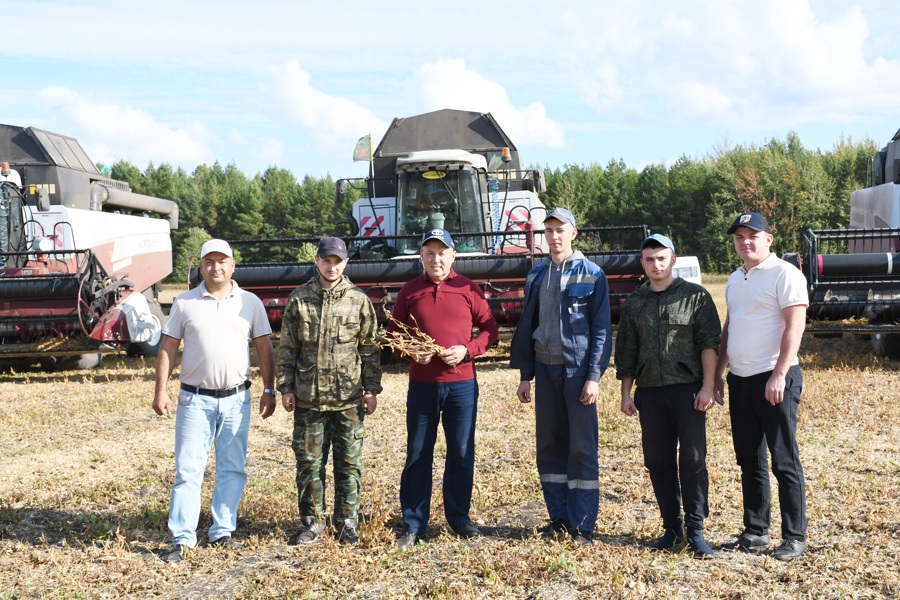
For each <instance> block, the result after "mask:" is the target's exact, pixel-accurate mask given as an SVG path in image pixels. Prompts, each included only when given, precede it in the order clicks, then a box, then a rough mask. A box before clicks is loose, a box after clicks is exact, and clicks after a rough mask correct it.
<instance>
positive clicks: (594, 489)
mask: <svg viewBox="0 0 900 600" xmlns="http://www.w3.org/2000/svg"><path fill="white" fill-rule="evenodd" d="M534 377H535V393H534V416H535V434H536V435H535V439H536V441H537V468H538V474H539V475H540V478H541V489H542V490H543V492H544V502H545V503H546V504H547V512H548V513H549V514H550V518H551V519H558V520H561V521H564V522H566V523H568V524H569V525H570V526H572V527H574V528H576V529H578V530H580V531H583V532H586V533H591V532H593V531H594V525H595V524H596V522H597V513H598V512H599V509H600V464H599V461H598V458H597V445H598V420H597V406H596V405H594V404H590V405H587V406H585V405H584V404H582V403H581V402H579V401H578V398H579V397H580V396H581V390H582V389H583V388H584V382H585V378H584V377H572V378H570V377H567V376H566V367H565V365H547V364H544V363H541V362H537V363H535V374H534Z"/></svg>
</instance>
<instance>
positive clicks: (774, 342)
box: [725, 254, 809, 377]
mask: <svg viewBox="0 0 900 600" xmlns="http://www.w3.org/2000/svg"><path fill="white" fill-rule="evenodd" d="M725 303H726V305H727V306H728V362H729V364H730V369H731V372H732V373H734V374H735V375H737V376H739V377H750V376H751V375H758V374H760V373H765V372H767V371H771V370H772V369H774V368H775V363H776V362H778V355H779V354H780V350H781V337H782V334H783V333H784V317H783V316H782V314H781V311H782V309H784V308H788V307H790V306H801V305H802V306H808V305H809V295H808V293H807V291H806V278H805V277H804V276H803V273H802V272H801V271H800V269H798V268H797V267H795V266H793V265H791V264H790V263H787V262H785V261H783V260H781V259H780V258H778V257H777V256H776V255H775V254H770V255H769V256H768V258H766V259H765V260H764V261H762V262H761V263H760V264H758V265H756V266H755V267H753V268H751V269H750V270H748V271H746V272H745V271H744V268H743V267H741V268H740V269H738V270H737V271H735V272H734V273H732V274H731V276H730V277H729V278H728V283H727V284H725ZM792 364H795V365H796V364H798V360H797V358H796V357H795V358H794V362H793V363H792Z"/></svg>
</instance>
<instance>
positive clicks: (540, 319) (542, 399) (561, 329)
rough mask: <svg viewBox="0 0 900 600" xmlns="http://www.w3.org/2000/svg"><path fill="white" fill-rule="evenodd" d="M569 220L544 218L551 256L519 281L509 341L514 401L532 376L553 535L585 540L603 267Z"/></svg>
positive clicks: (603, 334)
mask: <svg viewBox="0 0 900 600" xmlns="http://www.w3.org/2000/svg"><path fill="white" fill-rule="evenodd" d="M576 235H578V230H577V228H576V226H575V217H574V216H573V215H572V213H571V212H570V211H569V210H567V209H565V208H554V209H553V210H551V211H550V212H548V213H547V217H546V218H545V219H544V239H545V240H546V242H547V245H548V247H549V249H550V256H549V257H547V258H546V260H544V261H543V262H541V263H540V264H538V265H537V266H535V267H534V268H533V269H531V271H529V273H528V276H527V277H526V280H525V303H524V307H523V309H522V319H521V320H520V321H519V325H518V326H517V327H516V332H515V334H514V335H513V339H512V344H511V346H510V361H509V363H510V366H511V367H513V368H514V369H519V379H520V381H519V387H518V389H517V390H516V395H517V396H518V398H519V401H520V402H523V403H524V402H531V380H532V379H534V380H535V382H536V383H535V385H536V389H535V403H534V414H535V437H536V439H537V468H538V474H539V475H540V478H541V489H542V490H543V493H544V502H545V503H546V504H547V512H548V513H549V515H550V530H551V531H552V532H553V533H554V534H562V533H568V534H571V536H572V539H573V540H574V541H575V542H577V543H581V544H590V543H591V542H592V535H593V531H594V525H595V523H596V521H597V513H598V512H599V509H600V465H599V462H598V457H597V450H598V419H597V406H596V405H597V397H598V396H599V394H600V377H601V376H602V375H603V373H604V372H605V371H606V367H607V366H608V365H609V356H610V354H611V353H612V325H611V322H610V314H609V286H608V284H607V281H606V274H605V273H604V272H603V269H601V268H600V267H598V266H597V265H596V264H594V263H593V262H591V261H589V260H588V259H587V258H586V257H585V256H584V255H583V254H582V253H581V252H578V251H575V250H574V249H573V248H572V242H573V241H574V239H575V236H576Z"/></svg>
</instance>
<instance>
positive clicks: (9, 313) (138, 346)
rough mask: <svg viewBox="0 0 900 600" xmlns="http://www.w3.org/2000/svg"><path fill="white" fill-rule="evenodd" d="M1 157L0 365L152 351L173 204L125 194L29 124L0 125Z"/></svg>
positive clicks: (69, 142)
mask: <svg viewBox="0 0 900 600" xmlns="http://www.w3.org/2000/svg"><path fill="white" fill-rule="evenodd" d="M0 160H2V161H3V166H2V169H0V171H2V173H3V174H2V175H0V190H2V194H0V360H3V361H7V360H9V359H21V360H24V361H29V362H31V361H35V360H39V361H41V362H43V363H44V364H53V363H54V362H58V363H60V364H73V363H75V362H78V361H80V364H81V366H86V365H87V363H86V362H85V360H84V359H85V358H87V361H88V362H90V361H91V360H93V361H94V362H96V360H98V359H96V358H93V359H92V357H97V356H99V353H102V352H108V351H113V350H116V349H126V350H128V351H130V352H131V353H135V354H155V352H156V349H157V347H158V344H159V341H160V338H161V327H162V322H163V320H164V318H165V317H164V315H163V311H162V309H161V307H160V304H159V300H158V291H159V286H160V282H161V281H162V279H163V278H165V277H166V276H167V275H168V274H169V273H170V272H171V270H172V243H171V239H170V229H172V228H176V227H177V226H178V206H177V205H176V204H175V203H174V202H172V201H170V200H164V199H160V198H153V197H150V196H143V195H140V194H135V193H133V192H132V191H131V189H130V187H129V186H128V184H127V183H125V182H122V181H117V180H114V179H111V178H109V177H106V176H104V175H103V174H101V173H100V171H99V170H98V169H97V167H96V166H95V165H94V163H93V162H91V160H90V159H89V158H88V156H87V154H86V153H85V151H84V149H83V148H82V147H81V145H80V144H79V143H78V142H77V141H76V140H75V139H73V138H71V137H66V136H63V135H59V134H55V133H51V132H49V131H44V130H41V129H37V128H34V127H17V126H12V125H0ZM153 217H162V218H153Z"/></svg>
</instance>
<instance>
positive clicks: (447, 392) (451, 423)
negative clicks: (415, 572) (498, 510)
mask: <svg viewBox="0 0 900 600" xmlns="http://www.w3.org/2000/svg"><path fill="white" fill-rule="evenodd" d="M477 414H478V380H476V379H467V380H465V381H452V382H447V383H429V382H422V381H410V382H409V392H407V396H406V436H407V437H406V466H405V467H403V474H402V475H401V476H400V508H401V509H402V511H403V528H404V530H405V531H411V532H413V533H419V534H421V533H425V530H426V529H427V528H428V518H429V516H430V514H431V487H432V484H431V478H432V464H433V460H434V443H435V441H436V440H437V428H438V423H439V422H440V421H441V420H443V423H444V436H445V437H446V438H447V458H446V462H445V463H444V485H443V490H444V515H445V516H446V517H447V522H448V523H449V524H450V526H451V527H459V526H461V525H465V524H468V523H471V520H470V519H469V508H470V507H471V505H472V482H473V478H474V475H475V418H476V416H477Z"/></svg>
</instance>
